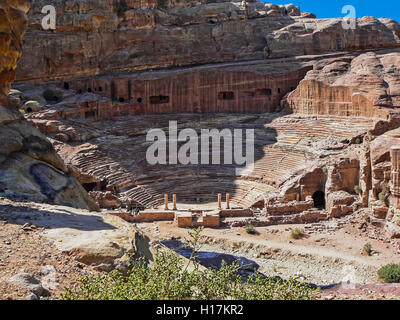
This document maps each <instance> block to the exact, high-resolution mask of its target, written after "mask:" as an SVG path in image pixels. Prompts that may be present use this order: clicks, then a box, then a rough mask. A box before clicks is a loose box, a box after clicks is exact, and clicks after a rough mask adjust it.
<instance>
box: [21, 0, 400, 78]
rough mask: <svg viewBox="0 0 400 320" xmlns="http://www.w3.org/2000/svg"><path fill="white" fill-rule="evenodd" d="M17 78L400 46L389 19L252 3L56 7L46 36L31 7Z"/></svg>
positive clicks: (102, 2)
mask: <svg viewBox="0 0 400 320" xmlns="http://www.w3.org/2000/svg"><path fill="white" fill-rule="evenodd" d="M31 2H32V9H31V11H30V26H29V31H28V33H27V35H26V38H25V39H26V41H25V43H24V46H23V47H24V48H23V50H24V52H25V53H26V54H25V55H23V57H22V60H21V63H20V68H19V70H18V79H19V80H35V79H45V80H48V79H52V78H71V77H77V76H82V75H89V76H90V75H94V74H105V73H111V72H113V73H114V72H126V71H134V70H142V69H152V68H164V67H177V66H189V65H197V64H204V63H217V62H226V61H245V60H255V59H266V58H279V57H290V56H297V55H311V54H321V53H328V52H335V51H354V50H365V49H376V48H387V47H395V46H399V45H400V39H399V35H400V26H399V25H398V23H396V22H395V21H393V20H391V19H375V18H371V17H365V18H362V19H358V21H357V28H356V29H355V30H345V29H343V27H342V20H341V19H316V18H315V16H314V15H312V14H310V13H306V12H301V11H300V9H299V8H298V7H295V6H294V5H286V6H283V5H279V6H278V5H274V4H270V3H262V2H259V1H257V0H252V1H237V0H235V1H205V0H202V1H175V0H163V1H161V0H159V1H157V0H151V1H133V0H130V1H126V0H125V1H109V0H98V1H76V0H73V1H68V2H65V1H53V5H54V6H55V8H56V9H57V14H58V15H57V27H56V29H55V30H54V31H43V29H42V28H41V20H42V18H43V17H44V15H43V14H42V13H41V10H42V7H43V6H44V5H46V4H48V3H47V2H46V1H31Z"/></svg>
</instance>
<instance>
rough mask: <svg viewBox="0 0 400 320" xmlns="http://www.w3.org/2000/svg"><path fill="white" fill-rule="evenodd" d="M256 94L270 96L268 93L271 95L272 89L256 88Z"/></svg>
mask: <svg viewBox="0 0 400 320" xmlns="http://www.w3.org/2000/svg"><path fill="white" fill-rule="evenodd" d="M256 94H257V95H258V96H270V95H272V90H271V89H257V90H256Z"/></svg>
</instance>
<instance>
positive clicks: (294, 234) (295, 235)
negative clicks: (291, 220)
mask: <svg viewBox="0 0 400 320" xmlns="http://www.w3.org/2000/svg"><path fill="white" fill-rule="evenodd" d="M304 236H305V233H304V230H302V229H300V228H296V229H293V230H292V231H290V237H291V238H292V239H295V240H299V239H301V238H303V237H304Z"/></svg>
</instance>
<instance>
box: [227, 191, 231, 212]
mask: <svg viewBox="0 0 400 320" xmlns="http://www.w3.org/2000/svg"><path fill="white" fill-rule="evenodd" d="M230 200H231V196H230V194H229V193H227V194H226V208H227V209H230V208H231V206H230Z"/></svg>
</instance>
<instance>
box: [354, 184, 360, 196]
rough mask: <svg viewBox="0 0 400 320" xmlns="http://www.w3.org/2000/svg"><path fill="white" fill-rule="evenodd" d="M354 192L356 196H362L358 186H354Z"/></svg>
mask: <svg viewBox="0 0 400 320" xmlns="http://www.w3.org/2000/svg"><path fill="white" fill-rule="evenodd" d="M354 192H355V193H356V194H358V195H362V190H361V188H360V186H354Z"/></svg>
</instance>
